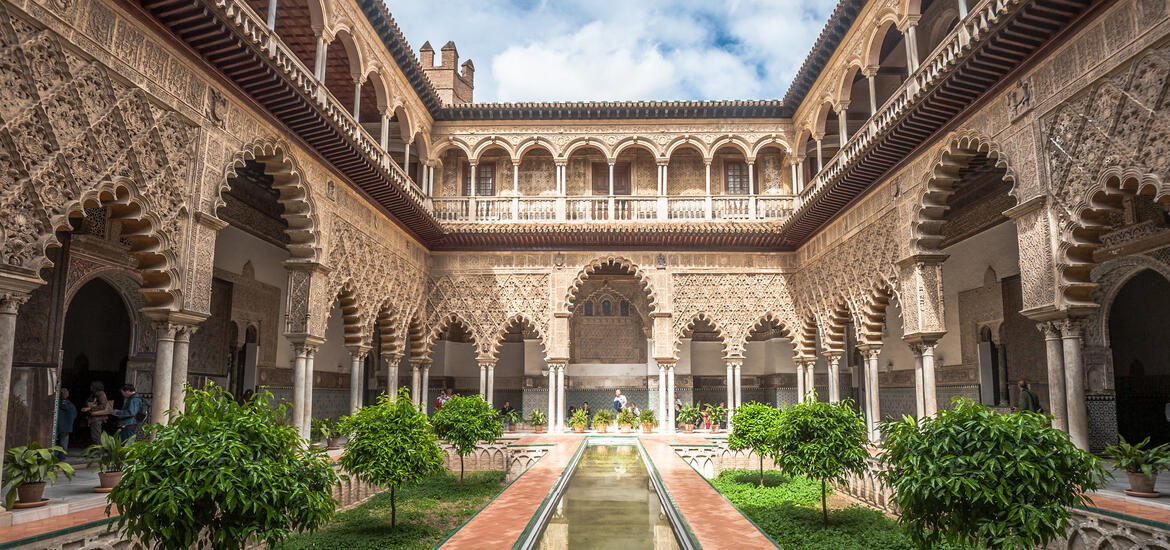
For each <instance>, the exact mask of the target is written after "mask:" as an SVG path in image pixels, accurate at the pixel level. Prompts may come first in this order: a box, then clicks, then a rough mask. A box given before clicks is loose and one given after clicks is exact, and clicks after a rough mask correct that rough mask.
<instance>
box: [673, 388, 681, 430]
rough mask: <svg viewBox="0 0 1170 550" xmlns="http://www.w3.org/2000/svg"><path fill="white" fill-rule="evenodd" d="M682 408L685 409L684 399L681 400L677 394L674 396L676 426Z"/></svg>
mask: <svg viewBox="0 0 1170 550" xmlns="http://www.w3.org/2000/svg"><path fill="white" fill-rule="evenodd" d="M682 408H683V402H682V399H679V397H678V394H677V393H676V394H674V418H675V421H674V423H675V424H678V412H679V411H681V410H682Z"/></svg>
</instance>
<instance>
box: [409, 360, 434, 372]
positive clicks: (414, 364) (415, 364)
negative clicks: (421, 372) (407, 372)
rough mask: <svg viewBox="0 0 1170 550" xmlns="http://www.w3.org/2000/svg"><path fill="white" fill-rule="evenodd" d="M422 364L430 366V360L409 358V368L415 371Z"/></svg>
mask: <svg viewBox="0 0 1170 550" xmlns="http://www.w3.org/2000/svg"><path fill="white" fill-rule="evenodd" d="M423 363H426V364H427V365H430V364H431V360H430V359H427V358H426V357H411V358H410V366H411V368H416V369H417V368H419V367H421V366H422V365H423Z"/></svg>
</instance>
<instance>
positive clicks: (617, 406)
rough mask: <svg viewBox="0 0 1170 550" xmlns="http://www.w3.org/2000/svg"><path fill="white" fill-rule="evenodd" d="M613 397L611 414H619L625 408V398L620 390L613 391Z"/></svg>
mask: <svg viewBox="0 0 1170 550" xmlns="http://www.w3.org/2000/svg"><path fill="white" fill-rule="evenodd" d="M613 395H614V398H613V412H615V413H620V412H622V409H624V408H626V396H624V395H622V390H614V391H613Z"/></svg>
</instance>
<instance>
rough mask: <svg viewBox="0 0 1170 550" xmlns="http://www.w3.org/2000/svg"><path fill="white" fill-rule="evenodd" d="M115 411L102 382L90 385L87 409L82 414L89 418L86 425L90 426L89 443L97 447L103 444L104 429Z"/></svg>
mask: <svg viewBox="0 0 1170 550" xmlns="http://www.w3.org/2000/svg"><path fill="white" fill-rule="evenodd" d="M113 410H114V407H113V405H112V404H111V403H110V400H109V399H107V398H106V386H105V384H102V382H101V381H100V380H94V381H93V382H90V383H89V397H88V398H87V399H86V400H85V407H84V408H82V409H81V412H83V413H85V414H86V415H87V416H86V418H85V423H86V425H88V426H89V443H90V444H91V445H97V444H99V443H101V442H102V428H103V427H104V426H105V424H106V420H107V419H108V418H109V417H110V413H112V412H113Z"/></svg>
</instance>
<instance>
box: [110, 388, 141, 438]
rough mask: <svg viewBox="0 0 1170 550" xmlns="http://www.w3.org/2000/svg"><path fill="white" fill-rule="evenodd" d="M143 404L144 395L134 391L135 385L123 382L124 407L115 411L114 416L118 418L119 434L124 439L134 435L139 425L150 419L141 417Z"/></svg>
mask: <svg viewBox="0 0 1170 550" xmlns="http://www.w3.org/2000/svg"><path fill="white" fill-rule="evenodd" d="M143 406H144V405H143V401H142V396H140V395H138V392H136V391H134V385H133V384H122V408H121V409H118V410H116V411H114V416H115V417H117V418H118V435H120V436H122V441H125V440H127V439H130V438H131V437H133V436H134V434H135V432H136V431H137V430H138V427H139V426H141V425H142V423H143V422H144V421H146V420H149V419H147V418H140V416H141V415H140V414H139V413H141V412H142V409H143Z"/></svg>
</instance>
